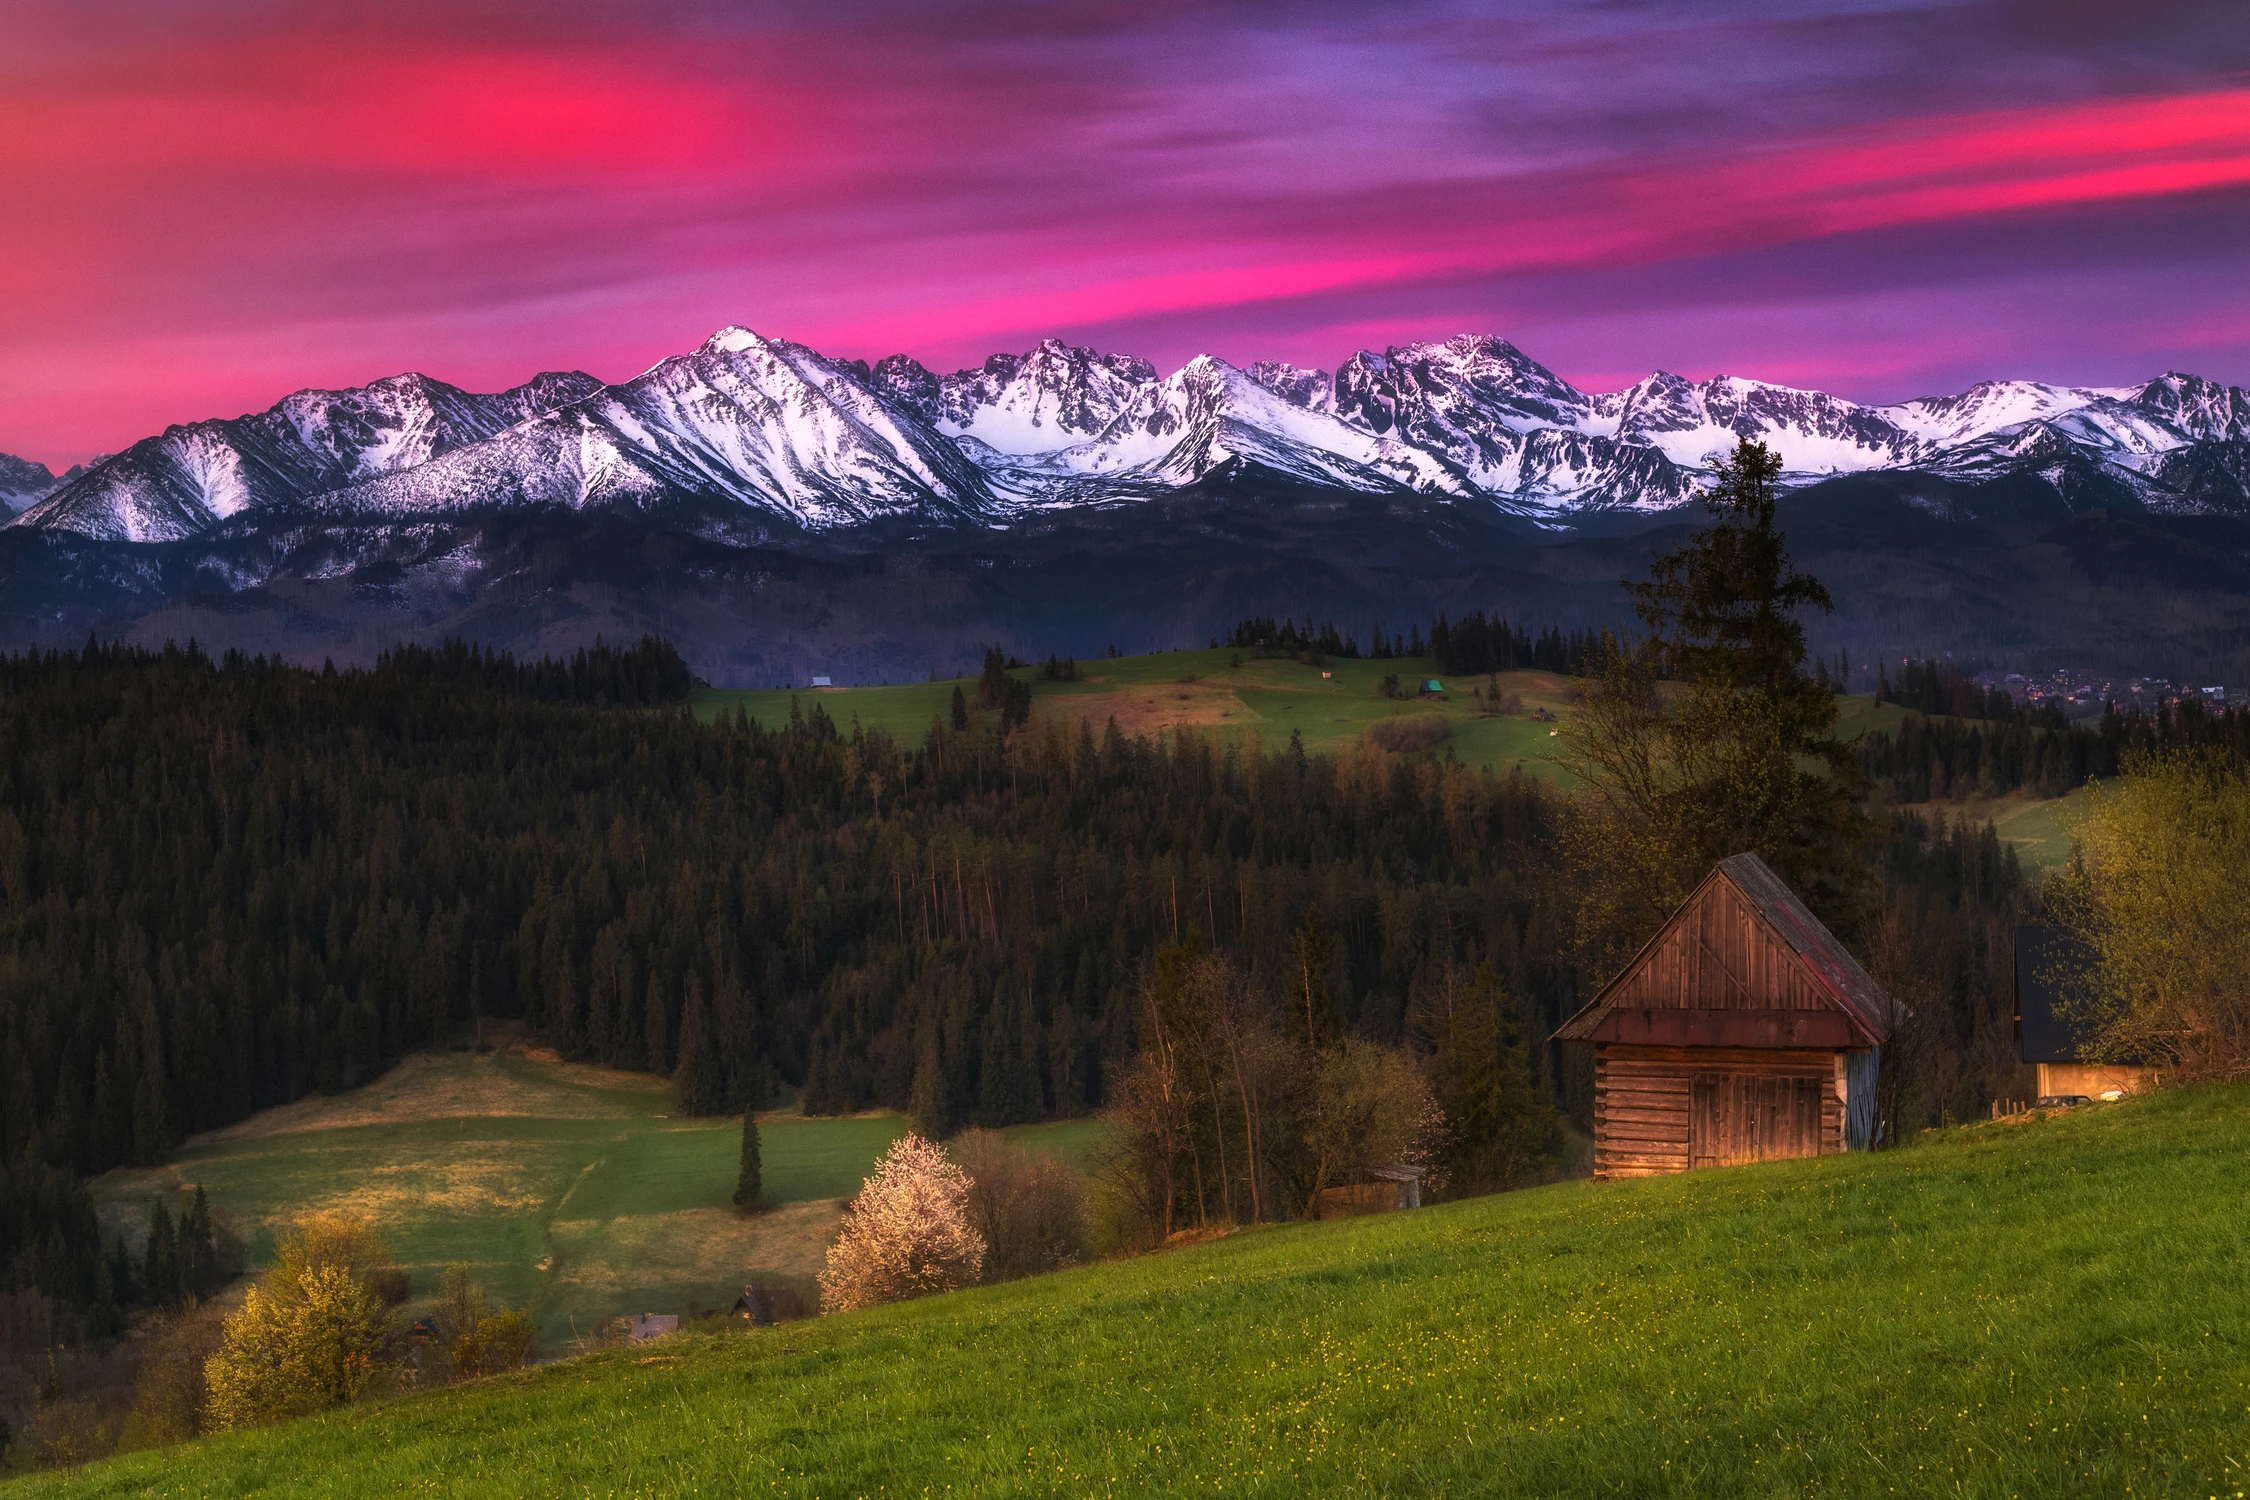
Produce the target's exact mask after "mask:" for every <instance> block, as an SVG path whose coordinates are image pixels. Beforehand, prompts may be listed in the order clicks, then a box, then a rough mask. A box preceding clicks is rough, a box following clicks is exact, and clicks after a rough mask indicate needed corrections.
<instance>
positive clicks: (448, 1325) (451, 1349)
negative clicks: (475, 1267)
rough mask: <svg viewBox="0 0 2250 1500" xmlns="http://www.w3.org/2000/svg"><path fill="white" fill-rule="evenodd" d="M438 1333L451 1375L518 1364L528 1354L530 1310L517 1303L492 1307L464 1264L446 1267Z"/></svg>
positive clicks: (497, 1370)
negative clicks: (514, 1305)
mask: <svg viewBox="0 0 2250 1500" xmlns="http://www.w3.org/2000/svg"><path fill="white" fill-rule="evenodd" d="M437 1332H438V1337H439V1338H440V1339H441V1340H443V1342H444V1345H445V1354H446V1365H447V1368H448V1371H449V1373H450V1374H451V1376H452V1378H453V1379H455V1380H475V1379H476V1378H478V1377H479V1376H482V1375H497V1374H499V1373H500V1372H501V1371H502V1370H515V1369H521V1368H522V1366H523V1362H524V1361H525V1360H527V1359H529V1358H530V1357H531V1315H530V1314H529V1313H527V1312H525V1311H524V1310H523V1309H521V1308H516V1307H494V1306H493V1305H492V1303H491V1301H490V1300H489V1299H488V1298H487V1297H486V1296H485V1295H484V1289H483V1288H482V1287H480V1286H478V1285H477V1284H476V1282H475V1281H473V1280H472V1279H470V1276H469V1268H468V1267H467V1266H465V1265H450V1266H447V1267H446V1268H445V1281H444V1285H443V1289H442V1290H441V1291H440V1292H439V1294H438V1309H437Z"/></svg>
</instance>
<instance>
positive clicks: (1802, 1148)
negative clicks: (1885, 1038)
mask: <svg viewBox="0 0 2250 1500" xmlns="http://www.w3.org/2000/svg"><path fill="white" fill-rule="evenodd" d="M1843 1075H1844V1054H1843V1052H1842V1051H1840V1050H1839V1051H1819V1050H1813V1049H1788V1050H1783V1049H1768V1048H1751V1047H1642V1046H1628V1045H1624V1044H1621V1043H1615V1042H1609V1043H1600V1044H1597V1045H1596V1046H1595V1048H1594V1176H1595V1177H1596V1178H1597V1179H1599V1180H1604V1181H1606V1180H1609V1179H1613V1178H1619V1177H1653V1176H1656V1175H1658V1174H1660V1173H1665V1172H1685V1171H1687V1170H1689V1169H1690V1167H1691V1166H1724V1165H1728V1164H1731V1163H1734V1162H1742V1161H1765V1160H1771V1159H1774V1158H1776V1157H1784V1156H1813V1155H1821V1156H1826V1155H1829V1154H1831V1153H1834V1152H1839V1151H1842V1150H1843V1149H1844V1093H1843ZM1699 1085H1700V1089H1699ZM1691 1152H1692V1158H1691Z"/></svg>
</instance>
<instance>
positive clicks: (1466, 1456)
mask: <svg viewBox="0 0 2250 1500" xmlns="http://www.w3.org/2000/svg"><path fill="white" fill-rule="evenodd" d="M2246 1150H2250V1089H2246V1088H2227V1089H2204V1090H2198V1091H2190V1092H2180V1093H2175V1094H2170V1095H2166V1096H2163V1097H2159V1098H2155V1099H2150V1100H2142V1101H2130V1102H2127V1103H2123V1104H2119V1105H2113V1106H2108V1107H2104V1108H2101V1109H2099V1110H2096V1111H2090V1112H2081V1113H2078V1114H2075V1115H2070V1116H2065V1117H2061V1118H2056V1119H2051V1120H2033V1121H2030V1122H2027V1123H2020V1124H2002V1125H1987V1126H1980V1127H1975V1128H1971V1129H1965V1130H1955V1131H1951V1132H1947V1133H1943V1134H1940V1135H1935V1136H1932V1137H1931V1138H1929V1140H1928V1141H1927V1142H1926V1143H1924V1144H1923V1145H1921V1146H1918V1147H1917V1148H1915V1149H1912V1150H1908V1151H1902V1152H1897V1153H1892V1154H1888V1155H1883V1156H1876V1157H1867V1156H1853V1157H1845V1158H1829V1159H1826V1160H1820V1161H1802V1162H1785V1163H1776V1164H1772V1165H1767V1166H1760V1167H1745V1168H1736V1169H1732V1170H1729V1171H1724V1172H1713V1173H1699V1174H1696V1175H1694V1176H1692V1177H1680V1178H1671V1179H1659V1180H1651V1181H1642V1182H1631V1183H1621V1184H1615V1185H1608V1186H1597V1185H1593V1184H1590V1183H1566V1184H1561V1185H1558V1186H1555V1187H1550V1188H1543V1189H1538V1190H1535V1191H1530V1192H1524V1193H1517V1194H1511V1195H1506V1196H1502V1197H1497V1198H1487V1199H1482V1200H1477V1201H1473V1202H1468V1203H1462V1204H1456V1205H1451V1206H1447V1207H1440V1208H1432V1209H1426V1210H1423V1211H1421V1212H1418V1213H1414V1214H1398V1215H1389V1216H1383V1217H1379V1218H1372V1219H1361V1220H1356V1221H1345V1222H1339V1223H1330V1224H1321V1225H1309V1226H1295V1227H1287V1228H1280V1229H1268V1230H1264V1231H1259V1232H1255V1233H1245V1234H1240V1235H1236V1236H1234V1237H1231V1238H1228V1239H1224V1240H1221V1241H1218V1242H1216V1243H1212V1244H1208V1245H1205V1246H1203V1247H1200V1248H1197V1249H1193V1250H1186V1251H1179V1252H1174V1253H1170V1254H1165V1255H1158V1256H1151V1257H1148V1258H1145V1259H1142V1260H1138V1261H1133V1262H1128V1263H1123V1264H1111V1265H1102V1266H1096V1267H1091V1268H1088V1269H1085V1270H1081V1271H1076V1272H1070V1273H1066V1274H1063V1275H1059V1276H1053V1277H1047V1278H1041V1279H1038V1280H1034V1281H1030V1282H1021V1283H1017V1284H1015V1285H1012V1286H1006V1287H999V1288H994V1289H989V1290H985V1291H980V1292H972V1293H964V1294H958V1295H955V1296H950V1297H943V1298H935V1299H931V1300H928V1301H924V1302H919V1303H912V1304H907V1305H905V1306H902V1307H896V1308H890V1309H884V1310H879V1311H876V1312H872V1313H865V1314H855V1315H850V1316H844V1317H837V1318H831V1319H825V1320H822V1321H820V1322H818V1323H811V1324H797V1325H793V1326H785V1327H782V1328H779V1329H772V1330H763V1331H758V1332H745V1333H731V1334H726V1335H717V1336H709V1337H683V1338H680V1339H678V1340H676V1341H673V1342H669V1343H665V1344H660V1345H657V1346H655V1347H643V1348H640V1349H634V1350H620V1351H616V1352H613V1353H608V1354H602V1355H598V1356H594V1357H591V1358H587V1359H583V1360H577V1361H572V1362H569V1363H566V1364H562V1365H557V1366H552V1367H549V1368H546V1369H543V1370H536V1371H530V1372H526V1373H524V1374H522V1375H519V1376H509V1377H504V1378H502V1379H499V1380H495V1381H492V1382H490V1383H487V1384H484V1385H481V1386H477V1387H471V1388H463V1389H458V1390H454V1391H450V1392H444V1393H439V1394H436V1395H432V1396H425V1397H419V1398H414V1399H410V1400H404V1401H399V1402H395V1403H393V1404H391V1405H388V1406H377V1407H370V1408H363V1409H359V1410H354V1411H350V1412H347V1413H343V1414H339V1415H336V1416H332V1417H329V1418H326V1419H322V1420H319V1421H314V1422H307V1423H303V1424H300V1425H296V1426H290V1427H283V1428H277V1429H273V1430H269V1431H265V1432H260V1433H254V1434H250V1435H246V1436H242V1437H237V1438H230V1439H223V1440H212V1441H207V1442H204V1443H201V1444H199V1445H197V1446H195V1447H192V1448H189V1449H185V1450H176V1451H174V1452H170V1453H164V1454H148V1455H140V1456H134V1457H128V1458H125V1459H121V1460H117V1461H113V1462H110V1463H106V1464H102V1465H98V1466H95V1467H93V1468H89V1469H86V1470H83V1471H81V1472H78V1473H75V1474H67V1475H61V1476H56V1477H47V1478H40V1479H36V1480H32V1481H28V1482H26V1483H25V1484H24V1486H23V1487H22V1489H21V1491H20V1493H23V1494H25V1495H27V1496H31V1495H39V1496H45V1495H55V1496H64V1495H69V1496H93V1495H183V1496H184V1495H245V1494H255V1493H282V1492H286V1493H289V1494H293V1495H309V1496H356V1495H376V1494H390V1493H395V1492H397V1491H400V1490H407V1489H442V1490H447V1491H450V1492H452V1493H459V1494H477V1495H532V1494H560V1493H599V1494H688V1493H699V1492H700V1493H706V1494H743V1493H750V1492H753V1491H755V1492H758V1493H768V1492H770V1493H778V1494H788V1495H851V1494H869V1493H877V1492H908V1491H911V1492H914V1493H924V1492H947V1493H960V1494H967V1493H976V1494H981V1495H1002V1494H1042V1495H1043V1494H1072V1495H1078V1494H1089V1493H1097V1492H1098V1493H1105V1494H1108V1493H1117V1494H1164V1495H1172V1494H1182V1493H1190V1492H1203V1491H1210V1492H1228V1493H1248V1494H1264V1495H1277V1496H1281V1495H1292V1496H1293V1495H1304V1494H1338V1493H1351V1494H1441V1493H1456V1494H1467V1493H1475V1494H1522V1495H1559V1494H1633V1495H1670V1494H1698V1495H1727V1496H1733V1495H1745V1494H1769V1495H1801V1494H1807V1493H1820V1494H1846V1495H1862V1494H1864V1495H1924V1494H1937V1493H1944V1494H1959V1495H1979V1496H1983V1495H1991V1496H2003V1495H2027V1496H2028V1495H2042V1496H2045V1495H2068V1494H2099V1495H2124V1494H2136V1495H2160V1494H2177V1495H2198V1496H2202V1495H2228V1496H2232V1495H2235V1494H2237V1493H2239V1492H2240V1491H2242V1490H2243V1489H2244V1488H2245V1487H2246V1486H2245V1484H2244V1476H2245V1472H2246V1469H2245V1466H2246V1465H2250V1301H2246V1300H2245V1298H2244V1296H2243V1288H2244V1285H2245V1274H2246V1272H2250V1253H2246V1252H2245V1250H2244V1245H2245V1243H2246V1240H2250V1199H2246V1196H2245V1194H2244V1191H2243V1187H2242V1176H2241V1167H2240V1164H2241V1161H2242V1159H2243V1154H2244V1152H2245V1151H2246Z"/></svg>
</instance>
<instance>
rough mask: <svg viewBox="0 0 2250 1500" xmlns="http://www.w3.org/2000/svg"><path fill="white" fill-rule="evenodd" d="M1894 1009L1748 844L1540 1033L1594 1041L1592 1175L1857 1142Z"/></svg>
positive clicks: (1764, 1157) (1871, 1119)
mask: <svg viewBox="0 0 2250 1500" xmlns="http://www.w3.org/2000/svg"><path fill="white" fill-rule="evenodd" d="M1894 1014H1895V1011H1894V1006H1893V1002H1892V1000H1891V998H1890V996H1889V995H1887V994H1886V993H1885V992H1884V991H1883V989H1882V987H1881V986H1880V985H1878V984H1876V983H1875V981H1874V980H1873V979H1872V978H1870V977H1869V976H1868V973H1867V971H1866V970H1865V969H1863V968H1861V967H1860V965H1859V962H1858V960H1856V959H1854V958H1853V957H1852V956H1851V954H1850V953H1849V952H1847V951H1845V948H1844V945H1843V944H1842V943H1840V942H1838V941H1837V940H1836V935H1835V934H1834V933H1832V932H1830V931H1829V930H1828V928H1827V926H1826V925H1825V924H1823V923H1822V922H1821V920H1820V919H1819V918H1818V917H1816V916H1814V915H1813V914H1812V913H1811V912H1810V911H1809V910H1807V909H1806V907H1805V904H1804V903H1803V902H1802V901H1800V900H1798V899H1797V896H1796V893H1795V892H1793V891H1791V890H1790V889H1789V887H1788V886H1786V885H1784V884H1783V883H1782V882H1781V879H1780V877H1778V876H1776V875H1775V874H1774V873H1773V871H1772V870H1770V869H1768V868H1767V866H1766V863H1765V861H1764V860H1762V859H1760V858H1758V856H1757V855H1755V854H1737V855H1735V856H1733V857H1732V858H1730V859H1723V860H1721V861H1719V863H1718V864H1717V865H1716V866H1714V867H1713V869H1712V871H1711V873H1710V874H1709V875H1708V876H1706V877H1704V880H1703V883H1702V884H1701V885H1699V886H1697V887H1696V888H1695V891H1694V893H1693V894H1692V895H1690V896H1689V897H1688V899H1687V900H1686V901H1685V902H1684V903H1682V904H1681V906H1680V909H1679V910H1678V911H1676V912H1674V913H1673V914H1672V915H1671V917H1670V918H1669V919H1667V920H1666V922H1665V923H1664V925H1663V927H1661V928H1660V929H1658V931H1657V933H1656V936H1654V937H1652V938H1650V939H1649V940H1648V942H1647V944H1646V945H1645V946H1643V947H1642V949H1641V951H1640V952H1639V953H1637V954H1635V955H1634V956H1633V959H1632V961H1631V962H1630V963H1628V964H1626V965H1625V967H1624V969H1623V970H1622V971H1621V972H1620V973H1619V974H1618V975H1617V977H1616V978H1614V979H1612V980H1611V981H1610V982H1609V983H1608V985H1607V986H1605V987H1604V988H1603V989H1602V991H1601V993H1600V994H1598V995H1596V996H1595V997H1594V999H1593V1002H1592V1003H1591V1004H1589V1005H1588V1006H1587V1007H1586V1008H1585V1009H1583V1010H1581V1011H1580V1012H1579V1013H1578V1014H1577V1015H1575V1016H1572V1017H1571V1018H1570V1019H1569V1020H1568V1021H1566V1022H1564V1023H1563V1025H1562V1027H1561V1028H1560V1029H1559V1030H1557V1031H1556V1033H1555V1039H1556V1040H1558V1041H1566V1042H1589V1043H1591V1044H1592V1045H1593V1048H1594V1176H1595V1177H1596V1178H1598V1179H1604V1180H1606V1179H1610V1178H1617V1177H1649V1176H1655V1175H1657V1174H1660V1173H1665V1172H1685V1171H1689V1170H1691V1169H1694V1168H1699V1167H1719V1166H1728V1165H1731V1164H1734V1163H1737V1162H1748V1161H1769V1160H1774V1159H1777V1158H1781V1157H1791V1156H1825V1155H1828V1154H1830V1153H1832V1152H1837V1151H1842V1150H1845V1149H1847V1147H1848V1148H1851V1149H1855V1150H1865V1149H1866V1148H1867V1147H1868V1146H1869V1145H1871V1144H1872V1143H1873V1140H1874V1134H1875V1074H1876V1065H1877V1057H1878V1054H1879V1051H1880V1049H1881V1047H1882V1044H1883V1041H1884V1039H1885V1038H1886V1037H1887V1036H1888V1035H1889V1034H1890V1022H1891V1017H1892V1016H1893V1015H1894Z"/></svg>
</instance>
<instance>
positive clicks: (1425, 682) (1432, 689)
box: [1422, 677, 1445, 693]
mask: <svg viewBox="0 0 2250 1500" xmlns="http://www.w3.org/2000/svg"><path fill="white" fill-rule="evenodd" d="M1422 691H1423V692H1425V693H1442V692H1444V691H1445V684H1444V683H1442V682H1440V681H1438V680H1437V679H1436V678H1435V677H1425V678H1423V679H1422Z"/></svg>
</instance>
